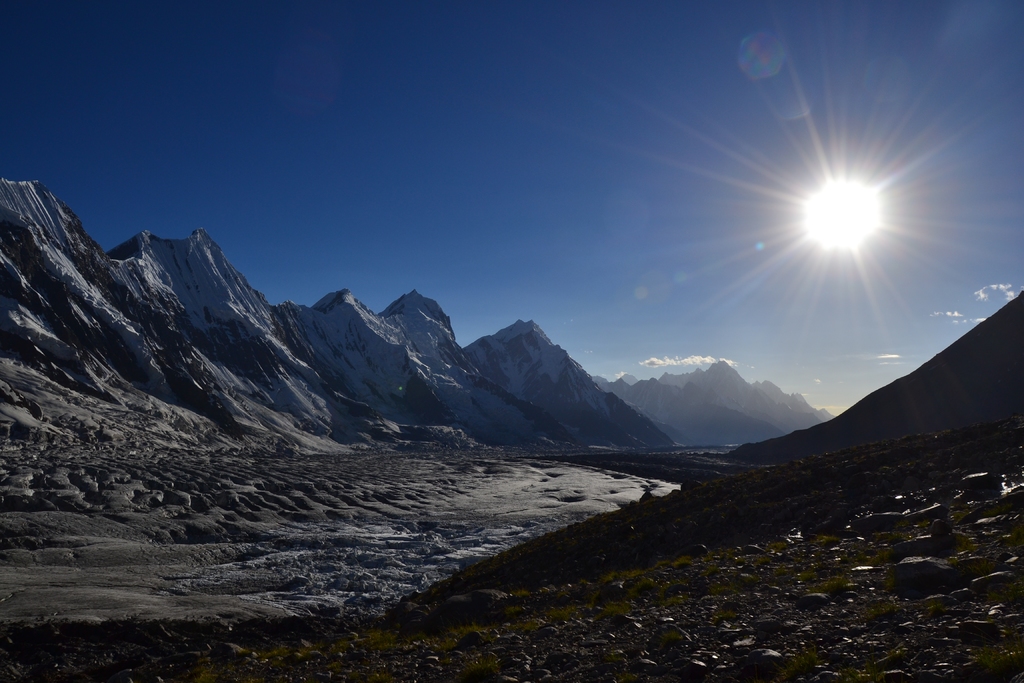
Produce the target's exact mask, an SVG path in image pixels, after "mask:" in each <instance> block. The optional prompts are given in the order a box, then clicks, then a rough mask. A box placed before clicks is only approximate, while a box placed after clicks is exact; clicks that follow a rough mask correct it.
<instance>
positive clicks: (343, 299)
mask: <svg viewBox="0 0 1024 683" xmlns="http://www.w3.org/2000/svg"><path fill="white" fill-rule="evenodd" d="M356 303H358V302H357V299H356V298H355V296H353V295H352V292H351V291H350V290H349V289H347V288H346V289H339V290H338V291H336V292H331V293H330V294H325V295H324V296H322V297H321V298H320V300H319V301H317V302H316V303H315V304H313V310H315V311H320V312H321V313H330V312H331V311H333V310H334V309H335V308H337V307H338V306H344V305H349V306H352V305H355V304H356Z"/></svg>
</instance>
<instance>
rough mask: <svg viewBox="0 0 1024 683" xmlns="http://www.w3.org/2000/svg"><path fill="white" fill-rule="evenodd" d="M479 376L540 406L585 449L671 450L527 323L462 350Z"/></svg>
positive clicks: (653, 430)
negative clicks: (597, 446) (587, 446)
mask: <svg viewBox="0 0 1024 683" xmlns="http://www.w3.org/2000/svg"><path fill="white" fill-rule="evenodd" d="M466 353H467V354H468V355H469V356H470V357H471V358H472V360H473V362H474V363H475V364H476V367H478V368H479V369H480V372H481V374H483V376H484V377H486V378H487V379H489V380H491V381H492V382H494V383H495V384H496V385H498V386H499V387H501V388H503V389H505V390H506V391H509V392H510V393H512V394H513V395H515V396H517V397H519V398H521V399H523V400H526V401H529V402H530V403H533V404H535V405H538V406H540V407H541V408H543V409H544V410H546V411H548V412H549V413H551V414H552V415H553V416H555V418H556V419H558V420H559V421H560V422H561V423H562V424H564V425H566V426H567V427H568V428H569V429H570V430H571V431H572V433H573V435H574V436H575V437H576V438H577V439H579V440H580V441H582V442H583V443H588V444H609V445H617V446H630V447H652V446H671V445H672V444H673V441H672V439H670V438H669V437H668V436H667V435H665V434H664V433H663V432H662V431H660V430H659V429H658V428H657V427H656V426H655V425H654V424H653V423H652V422H651V421H650V420H649V419H648V418H646V417H644V416H642V415H640V414H638V413H637V411H636V410H634V409H633V408H631V407H630V406H628V405H626V403H625V402H623V401H622V399H620V398H619V397H618V396H616V395H614V394H609V393H606V392H604V391H602V390H601V389H600V388H598V386H597V385H596V384H595V383H594V380H593V378H592V377H591V376H590V375H589V374H587V372H586V371H585V370H584V369H583V368H582V367H581V366H580V364H579V363H577V362H576V361H574V360H573V359H572V358H570V357H569V354H568V353H566V352H565V351H564V350H563V349H562V347H560V346H557V345H556V344H553V343H552V342H551V340H550V339H548V337H547V335H545V334H544V331H543V330H541V329H540V327H538V326H537V324H536V323H535V322H533V321H532V320H531V321H529V322H523V321H522V320H517V321H516V322H515V324H513V325H509V326H508V327H506V328H505V329H503V330H501V331H499V332H497V333H496V334H493V335H489V336H486V337H481V338H480V339H478V340H476V341H475V342H473V343H472V344H470V345H469V346H467V347H466Z"/></svg>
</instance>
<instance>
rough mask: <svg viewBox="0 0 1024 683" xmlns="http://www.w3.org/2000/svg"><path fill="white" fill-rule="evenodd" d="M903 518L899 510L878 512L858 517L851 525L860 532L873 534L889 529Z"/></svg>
mask: <svg viewBox="0 0 1024 683" xmlns="http://www.w3.org/2000/svg"><path fill="white" fill-rule="evenodd" d="M902 519H903V514H902V513H899V512H876V513H875V514H872V515H867V516H866V517H858V518H857V519H855V520H853V521H852V522H850V527H851V528H852V529H853V530H854V531H856V532H857V533H859V534H872V533H875V532H876V531H889V530H890V529H892V528H893V527H894V526H896V523H897V522H899V521H901V520H902Z"/></svg>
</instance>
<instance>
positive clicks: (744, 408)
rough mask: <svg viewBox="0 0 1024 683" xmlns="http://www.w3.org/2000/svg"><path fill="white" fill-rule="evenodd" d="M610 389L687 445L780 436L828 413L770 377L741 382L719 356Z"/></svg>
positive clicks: (610, 385) (621, 382) (614, 384)
mask: <svg viewBox="0 0 1024 683" xmlns="http://www.w3.org/2000/svg"><path fill="white" fill-rule="evenodd" d="M606 391H610V392H613V393H615V394H616V395H618V396H619V397H621V398H622V399H624V400H625V401H627V402H628V403H629V404H631V405H633V406H635V407H636V408H638V409H639V410H640V411H641V412H643V413H644V414H645V415H647V416H648V417H650V418H651V419H653V420H654V421H655V422H656V423H657V424H658V425H659V426H661V427H662V429H663V431H665V432H666V433H668V434H669V435H670V436H672V437H673V438H674V439H675V440H676V441H678V442H679V443H683V444H689V445H719V444H739V443H747V442H751V441H762V440H764V439H771V438H774V437H777V436H782V435H783V434H787V433H789V432H792V431H794V430H797V429H806V428H807V427H810V426H813V425H816V424H819V423H821V422H823V421H825V420H828V419H830V418H831V417H832V416H831V415H829V414H828V412H826V411H824V410H817V409H815V408H813V407H811V406H810V405H808V403H807V401H805V400H804V398H803V396H801V395H800V394H785V393H784V392H783V391H782V390H781V389H779V388H778V387H777V386H775V385H774V384H772V383H771V382H754V383H753V384H749V383H747V382H746V381H745V380H744V379H743V378H742V377H741V376H740V374H739V373H738V372H737V371H736V370H735V369H734V368H733V367H731V366H730V365H729V364H728V363H726V362H724V361H719V362H717V363H714V364H713V365H712V366H711V367H709V368H708V369H707V370H701V369H700V368H698V369H696V370H694V371H693V372H690V373H686V374H681V375H671V374H669V373H665V374H663V375H662V376H661V377H660V378H658V379H649V380H641V381H638V382H634V383H632V384H629V383H627V382H625V381H624V380H623V379H621V378H620V379H618V380H616V381H615V382H609V383H608V384H607V389H606Z"/></svg>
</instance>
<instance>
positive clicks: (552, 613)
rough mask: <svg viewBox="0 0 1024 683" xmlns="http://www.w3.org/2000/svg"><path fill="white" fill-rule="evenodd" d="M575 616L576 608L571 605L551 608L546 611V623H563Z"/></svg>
mask: <svg viewBox="0 0 1024 683" xmlns="http://www.w3.org/2000/svg"><path fill="white" fill-rule="evenodd" d="M575 615H576V608H575V607H573V606H572V605H566V606H564V607H552V608H551V609H549V610H548V621H553V622H555V623H563V622H566V621H569V620H570V619H572V618H573V617H574V616H575Z"/></svg>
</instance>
